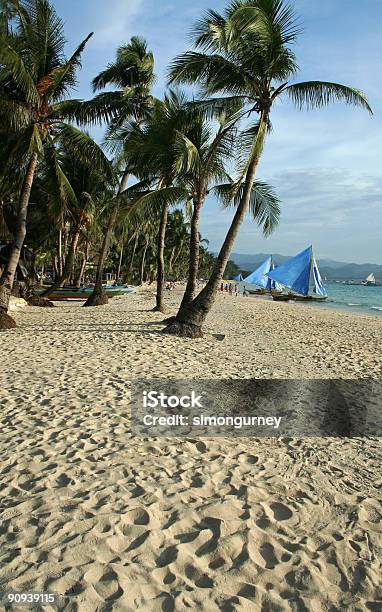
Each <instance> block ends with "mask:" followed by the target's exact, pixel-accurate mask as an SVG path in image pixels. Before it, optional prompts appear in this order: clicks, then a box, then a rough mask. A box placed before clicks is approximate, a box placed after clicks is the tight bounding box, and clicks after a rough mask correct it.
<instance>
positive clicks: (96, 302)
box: [84, 171, 129, 306]
mask: <svg viewBox="0 0 382 612" xmlns="http://www.w3.org/2000/svg"><path fill="white" fill-rule="evenodd" d="M128 180H129V174H128V172H127V171H125V172H124V174H123V177H122V180H121V183H120V186H119V189H118V195H120V194H121V193H122V192H123V191H125V189H126V185H127V181H128ZM118 211H119V203H118V200H117V201H116V202H115V205H114V207H113V210H112V211H111V214H110V217H109V222H108V224H107V229H106V232H105V236H104V238H103V242H102V247H101V252H100V254H99V258H98V265H97V274H96V281H95V284H94V289H93V293H92V294H91V295H90V296H89V297H88V299H87V300H86V302H85V304H84V306H102V305H103V304H107V303H108V301H109V300H108V297H107V295H106V291H105V290H104V288H103V286H102V279H103V272H104V268H105V262H106V259H107V256H108V254H109V249H110V245H111V240H112V237H113V231H114V227H115V223H116V220H117V216H118Z"/></svg>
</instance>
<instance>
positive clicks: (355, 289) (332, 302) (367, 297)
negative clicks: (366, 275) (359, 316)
mask: <svg viewBox="0 0 382 612" xmlns="http://www.w3.org/2000/svg"><path fill="white" fill-rule="evenodd" d="M325 287H326V290H327V292H328V299H327V301H326V302H325V305H326V306H329V307H330V306H332V307H334V308H335V307H338V308H346V309H347V310H351V311H353V312H357V311H360V312H363V313H365V312H367V313H368V314H374V315H378V314H380V315H382V286H377V287H365V286H362V285H343V284H342V283H335V282H330V281H326V282H325Z"/></svg>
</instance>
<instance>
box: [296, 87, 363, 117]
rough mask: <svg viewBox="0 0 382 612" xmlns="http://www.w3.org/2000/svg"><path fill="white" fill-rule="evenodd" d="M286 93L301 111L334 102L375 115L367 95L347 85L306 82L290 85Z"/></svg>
mask: <svg viewBox="0 0 382 612" xmlns="http://www.w3.org/2000/svg"><path fill="white" fill-rule="evenodd" d="M284 91H285V92H286V93H287V94H288V95H289V97H290V98H291V100H292V101H293V102H294V104H295V105H296V106H297V108H298V109H300V110H302V109H303V108H306V109H308V110H311V109H314V108H320V107H322V106H327V105H328V104H332V103H333V102H345V103H346V104H351V105H352V106H359V107H361V108H364V109H366V110H367V111H368V112H369V113H370V114H371V115H372V114H373V111H372V109H371V107H370V105H369V102H368V101H367V98H366V96H365V94H364V93H363V92H362V91H360V90H359V89H354V88H352V87H347V86H346V85H340V84H338V83H327V82H324V81H306V82H304V83H295V84H294V85H289V86H288V87H286V88H285V89H284Z"/></svg>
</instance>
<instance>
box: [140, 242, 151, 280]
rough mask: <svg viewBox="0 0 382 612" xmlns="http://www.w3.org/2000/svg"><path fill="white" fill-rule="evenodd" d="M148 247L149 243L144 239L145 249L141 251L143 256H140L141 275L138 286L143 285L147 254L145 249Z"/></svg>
mask: <svg viewBox="0 0 382 612" xmlns="http://www.w3.org/2000/svg"><path fill="white" fill-rule="evenodd" d="M148 246H149V241H148V239H147V238H146V242H145V248H144V249H143V254H142V262H141V275H140V278H139V284H140V285H142V284H143V275H144V273H145V263H146V253H147V248H148Z"/></svg>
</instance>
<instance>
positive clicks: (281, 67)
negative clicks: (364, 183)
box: [166, 0, 371, 337]
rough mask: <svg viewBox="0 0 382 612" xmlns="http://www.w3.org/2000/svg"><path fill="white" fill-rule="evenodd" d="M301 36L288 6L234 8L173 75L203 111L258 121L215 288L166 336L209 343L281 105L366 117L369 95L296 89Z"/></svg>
mask: <svg viewBox="0 0 382 612" xmlns="http://www.w3.org/2000/svg"><path fill="white" fill-rule="evenodd" d="M298 34H299V27H298V26H297V25H296V18H295V14H294V11H293V9H292V7H291V6H290V5H289V4H287V3H286V2H285V1H284V0H253V1H247V0H233V1H232V2H231V3H230V4H229V6H228V8H227V9H226V11H225V13H224V14H223V15H222V14H219V13H217V12H215V11H208V13H207V14H206V16H205V17H204V18H202V19H201V20H200V21H199V22H198V23H197V25H196V27H195V30H194V32H193V37H194V42H195V48H196V50H195V51H190V52H187V53H185V54H183V55H180V56H178V57H177V58H176V59H175V60H174V62H173V64H172V67H171V71H170V82H172V83H187V84H194V83H197V84H199V86H200V88H201V90H202V92H203V94H204V96H206V97H207V98H208V97H209V96H214V95H216V94H217V95H219V96H221V97H218V98H216V99H213V98H212V99H207V100H204V101H203V102H202V103H201V104H200V107H201V108H203V109H204V110H205V111H206V112H209V113H210V114H211V113H214V112H215V113H216V112H217V111H219V112H220V111H221V110H222V109H226V110H227V109H230V108H231V107H232V104H237V103H238V102H240V103H242V104H244V105H245V107H246V109H247V110H248V116H251V115H253V114H255V115H256V121H255V122H254V123H253V124H252V125H250V126H249V127H246V129H245V130H244V132H243V134H242V138H241V144H242V149H243V148H244V151H246V152H247V155H246V158H245V160H244V164H243V165H242V168H241V172H240V180H238V181H237V188H236V191H235V192H233V193H232V196H233V198H234V201H235V204H236V211H235V214H234V217H233V220H232V223H231V226H230V228H229V230H228V233H227V236H226V238H225V240H224V242H223V245H222V247H221V250H220V253H219V255H218V257H217V261H216V265H215V268H214V271H213V274H212V275H211V278H210V280H209V282H208V283H207V285H206V287H205V288H204V289H203V290H202V291H201V293H200V294H199V295H198V296H197V297H196V298H195V299H194V300H193V302H191V303H190V304H189V305H188V307H187V309H184V310H183V311H182V313H181V315H180V316H178V317H177V321H176V322H175V323H173V324H171V325H169V326H168V328H167V329H166V331H167V332H168V333H174V334H178V335H186V336H190V337H197V336H200V335H202V325H203V322H204V320H205V318H206V316H207V314H208V313H209V311H210V310H211V307H212V305H213V302H214V300H215V296H216V292H217V288H218V285H219V282H220V280H221V278H222V275H223V273H224V269H225V266H226V264H227V261H228V258H229V254H230V252H231V250H232V246H233V244H234V241H235V238H236V236H237V234H238V231H239V228H240V226H241V224H242V222H243V219H244V217H245V214H246V212H247V210H248V207H249V205H250V204H251V203H252V205H253V190H252V187H253V183H254V180H255V175H256V170H257V166H258V163H259V160H260V158H261V154H262V152H263V148H264V143H265V140H266V136H267V133H268V131H269V129H270V115H271V111H272V107H273V105H274V103H275V101H276V100H278V99H279V98H281V97H284V98H285V97H289V99H291V100H292V101H293V102H294V103H295V105H296V106H297V108H298V109H302V108H308V109H312V108H320V107H322V106H325V105H327V104H329V103H331V102H336V101H340V102H345V103H346V104H352V105H354V106H359V107H361V108H363V109H366V110H367V111H368V112H370V113H371V109H370V106H369V104H368V102H367V100H366V98H365V96H364V94H363V93H362V92H360V91H359V90H357V89H353V88H351V87H347V86H345V85H341V84H338V83H328V82H321V81H308V82H302V83H294V82H291V79H292V80H293V79H294V77H295V75H296V74H297V71H298V66H297V62H296V57H295V54H294V53H293V51H292V49H291V45H292V44H293V43H294V42H295V40H296V39H297V37H298Z"/></svg>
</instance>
